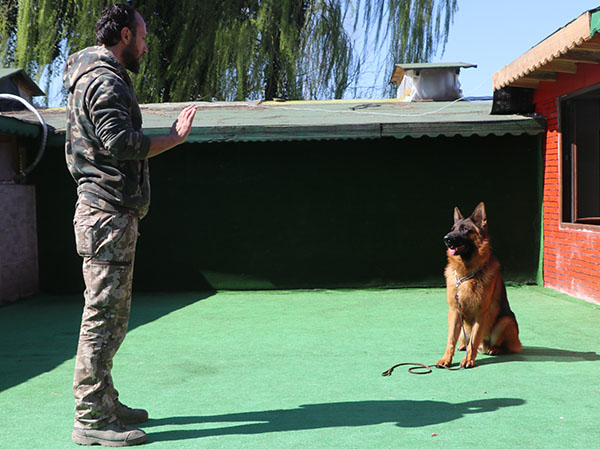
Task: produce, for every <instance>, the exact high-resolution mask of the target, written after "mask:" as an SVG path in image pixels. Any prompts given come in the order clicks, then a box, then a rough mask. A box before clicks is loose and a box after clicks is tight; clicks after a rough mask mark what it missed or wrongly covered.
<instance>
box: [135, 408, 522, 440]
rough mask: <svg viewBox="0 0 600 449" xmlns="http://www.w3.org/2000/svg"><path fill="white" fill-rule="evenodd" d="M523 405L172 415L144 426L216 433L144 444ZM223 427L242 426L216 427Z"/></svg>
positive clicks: (403, 423) (423, 422) (184, 433)
mask: <svg viewBox="0 0 600 449" xmlns="http://www.w3.org/2000/svg"><path fill="white" fill-rule="evenodd" d="M523 404H525V400H523V399H515V398H497V399H481V400H478V401H469V402H461V403H457V404H452V403H449V402H441V401H360V402H336V403H330V404H308V405H302V406H300V407H298V408H294V409H287V410H267V411H260V412H245V413H231V414H226V415H215V416H177V417H172V418H163V419H150V420H149V421H148V422H147V423H145V424H144V425H143V427H144V428H146V427H156V426H173V425H190V424H192V425H193V424H201V425H203V427H205V426H204V425H205V424H209V423H219V424H220V426H219V427H216V428H206V429H195V430H194V429H192V430H189V429H185V430H165V431H162V432H161V431H158V432H150V433H149V434H148V441H149V442H158V441H171V440H173V441H175V440H186V439H194V438H203V437H210V436H224V435H245V434H261V433H269V432H286V431H294V430H311V429H322V428H330V427H360V426H371V425H375V424H383V423H396V425H397V426H398V427H423V426H429V425H432V424H440V423H444V422H448V421H454V420H456V419H460V418H462V417H463V416H465V415H470V414H477V413H490V412H494V411H497V410H499V409H501V408H504V407H515V406H519V405H523ZM223 423H243V424H239V425H234V426H229V427H227V426H222V425H223Z"/></svg>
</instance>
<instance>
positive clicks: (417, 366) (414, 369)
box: [381, 264, 485, 377]
mask: <svg viewBox="0 0 600 449" xmlns="http://www.w3.org/2000/svg"><path fill="white" fill-rule="evenodd" d="M484 266H485V264H484V265H482V266H480V267H479V268H478V269H477V270H475V271H473V272H472V273H469V274H468V275H466V276H464V277H462V278H460V279H459V278H458V274H457V273H456V270H454V279H455V280H456V295H455V296H454V299H456V306H457V307H458V316H459V318H460V327H461V328H462V332H463V339H464V341H465V345H467V350H468V349H469V348H468V345H469V344H470V342H467V332H466V331H465V324H464V318H463V313H462V309H461V307H460V302H459V300H458V287H460V284H462V283H463V282H465V281H468V280H469V279H472V278H473V277H475V275H476V274H477V273H479V272H480V271H481V270H482V269H483V267H484ZM399 366H411V368H408V372H409V373H411V374H429V373H431V372H432V369H431V368H432V367H433V368H438V369H447V370H450V371H458V370H459V369H461V368H462V366H460V365H459V366H457V367H454V368H451V367H449V366H446V365H439V364H437V363H435V364H433V365H427V364H425V363H417V362H404V363H398V364H397V365H394V366H392V367H391V368H390V369H388V370H386V371H384V372H383V373H381V375H382V376H383V377H388V376H391V375H392V372H393V371H394V369H396V368H398V367H399Z"/></svg>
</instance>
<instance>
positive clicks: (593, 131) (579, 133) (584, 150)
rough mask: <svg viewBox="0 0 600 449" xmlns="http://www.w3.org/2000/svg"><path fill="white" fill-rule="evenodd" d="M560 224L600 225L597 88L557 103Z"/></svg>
mask: <svg viewBox="0 0 600 449" xmlns="http://www.w3.org/2000/svg"><path fill="white" fill-rule="evenodd" d="M559 114H560V115H559V117H560V119H559V120H560V130H561V134H562V145H561V148H562V151H561V154H562V155H561V165H562V180H561V181H562V221H563V222H567V223H581V224H588V225H590V224H591V225H600V86H598V85H596V86H594V87H592V88H589V89H585V90H581V91H578V92H576V93H573V94H569V95H567V96H565V97H563V98H561V99H559Z"/></svg>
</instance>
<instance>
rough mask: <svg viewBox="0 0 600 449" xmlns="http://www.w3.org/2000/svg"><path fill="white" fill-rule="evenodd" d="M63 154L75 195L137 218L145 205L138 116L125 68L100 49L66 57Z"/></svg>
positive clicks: (146, 142) (144, 148)
mask: <svg viewBox="0 0 600 449" xmlns="http://www.w3.org/2000/svg"><path fill="white" fill-rule="evenodd" d="M63 83H64V86H65V88H66V89H67V90H68V91H69V98H68V100H67V131H66V134H67V135H66V145H65V153H66V160H67V166H68V168H69V171H70V172H71V175H72V176H73V178H74V179H75V182H76V183H77V193H78V195H79V197H80V198H82V199H83V200H84V201H87V202H88V203H91V204H92V205H95V206H97V207H99V208H101V209H105V210H110V211H121V212H128V211H129V212H133V213H135V214H137V215H138V216H140V217H142V216H144V215H145V214H146V212H147V210H148V207H149V205H150V179H149V170H148V160H147V159H146V157H147V155H148V150H149V148H150V138H149V137H148V136H145V135H144V134H143V133H142V132H141V129H142V114H141V112H140V108H139V105H138V103H137V100H136V98H135V94H134V93H133V89H132V85H131V80H130V78H129V75H127V72H126V70H125V68H124V67H123V66H122V65H121V63H120V62H119V61H118V60H117V59H116V58H115V57H114V55H113V54H112V53H111V52H110V51H109V50H107V49H106V48H104V47H89V48H86V49H84V50H81V51H80V52H78V53H75V54H73V55H71V56H70V57H69V59H68V60H67V65H66V67H65V71H64V73H63Z"/></svg>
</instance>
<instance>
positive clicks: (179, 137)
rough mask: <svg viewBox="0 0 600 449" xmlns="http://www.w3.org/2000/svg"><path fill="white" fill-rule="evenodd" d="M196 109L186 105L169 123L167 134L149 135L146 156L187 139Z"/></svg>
mask: <svg viewBox="0 0 600 449" xmlns="http://www.w3.org/2000/svg"><path fill="white" fill-rule="evenodd" d="M197 110H198V106H195V105H193V104H191V105H189V106H186V107H185V108H183V110H182V111H181V112H180V113H179V116H178V117H177V120H175V121H174V122H173V125H171V131H170V132H169V134H165V135H162V136H152V137H150V151H149V152H148V157H153V156H156V155H157V154H160V153H163V152H165V151H167V150H170V149H171V148H173V147H175V146H177V145H179V144H181V143H183V142H185V139H187V137H188V136H189V134H190V131H191V130H192V123H193V121H194V117H195V116H196V111H197Z"/></svg>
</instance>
